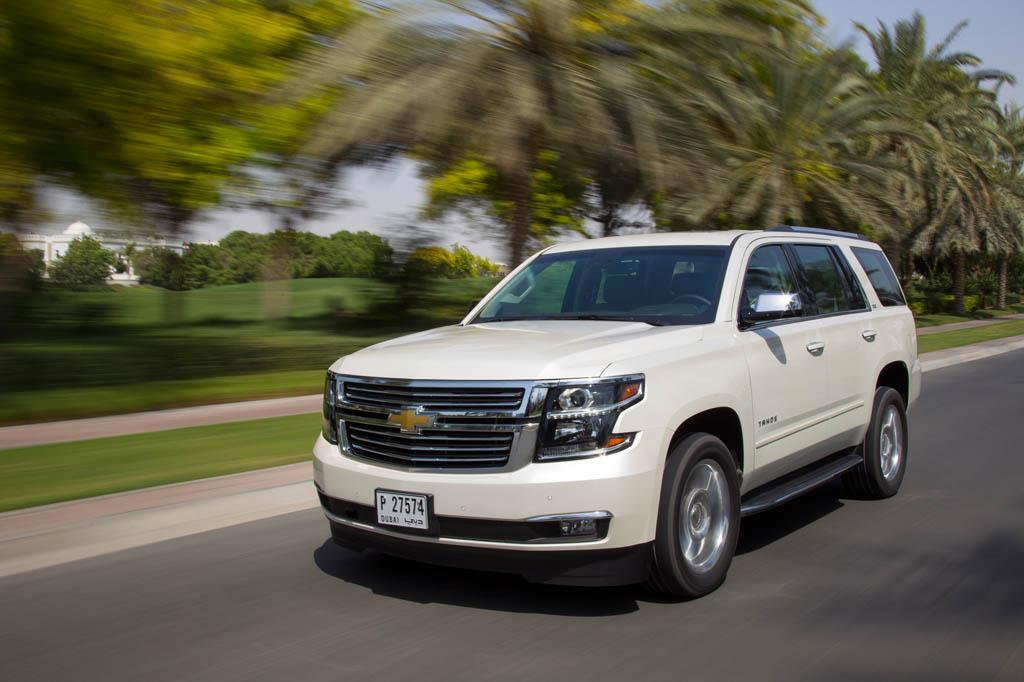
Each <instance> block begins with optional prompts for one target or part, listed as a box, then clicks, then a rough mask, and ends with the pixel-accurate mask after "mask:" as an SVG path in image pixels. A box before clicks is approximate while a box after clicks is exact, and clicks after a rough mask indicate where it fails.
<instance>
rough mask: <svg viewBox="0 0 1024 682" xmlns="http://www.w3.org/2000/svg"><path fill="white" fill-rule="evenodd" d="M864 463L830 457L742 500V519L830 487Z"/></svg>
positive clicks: (853, 458) (857, 456)
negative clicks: (827, 484)
mask: <svg viewBox="0 0 1024 682" xmlns="http://www.w3.org/2000/svg"><path fill="white" fill-rule="evenodd" d="M863 461H864V458H863V457H862V456H861V455H860V454H857V453H854V454H847V455H839V456H838V457H829V458H828V459H825V460H822V461H821V462H817V463H815V464H812V465H811V466H810V467H805V468H804V469H801V470H799V471H797V472H795V473H794V474H791V475H790V476H787V477H784V478H782V479H781V480H779V481H776V482H774V483H769V484H767V485H763V486H761V487H760V488H757V489H756V490H752V491H750V492H749V493H747V495H746V496H744V499H742V500H740V516H750V515H751V514H758V513H760V512H763V511H768V510H769V509H773V508H775V507H778V506H779V505H780V504H783V503H785V502H789V501H790V500H792V499H793V498H794V497H797V496H799V495H803V494H804V493H806V492H808V491H809V490H814V489H815V488H817V487H818V486H820V485H823V484H825V483H828V482H829V481H830V480H832V479H833V478H835V477H836V476H838V475H839V474H841V473H844V472H846V471H849V470H850V469H852V468H854V467H855V466H857V465H858V464H860V463H861V462H863Z"/></svg>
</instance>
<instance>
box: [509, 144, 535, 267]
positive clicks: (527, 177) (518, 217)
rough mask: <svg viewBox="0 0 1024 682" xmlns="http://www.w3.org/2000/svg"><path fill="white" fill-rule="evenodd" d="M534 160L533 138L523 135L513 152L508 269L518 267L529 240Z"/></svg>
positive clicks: (524, 255)
mask: <svg viewBox="0 0 1024 682" xmlns="http://www.w3.org/2000/svg"><path fill="white" fill-rule="evenodd" d="M536 160H537V140H536V136H535V135H531V134H529V133H528V134H526V135H524V136H523V141H522V142H520V144H519V149H518V150H517V151H516V158H515V160H514V161H513V167H512V169H511V177H510V178H509V185H510V187H509V190H510V192H509V194H510V198H511V199H512V205H513V208H512V224H511V225H510V227H511V228H512V229H511V230H510V231H509V235H508V255H509V263H508V267H509V269H510V270H512V269H514V268H516V267H518V266H519V264H520V263H522V262H523V260H524V259H525V258H526V246H527V242H528V241H529V239H530V224H531V223H532V222H533V170H534V164H535V163H536Z"/></svg>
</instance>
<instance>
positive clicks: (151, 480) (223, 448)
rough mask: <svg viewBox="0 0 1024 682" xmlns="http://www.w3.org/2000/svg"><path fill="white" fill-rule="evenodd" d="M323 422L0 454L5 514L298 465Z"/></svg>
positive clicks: (256, 424)
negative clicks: (96, 497) (170, 484)
mask: <svg viewBox="0 0 1024 682" xmlns="http://www.w3.org/2000/svg"><path fill="white" fill-rule="evenodd" d="M319 431H320V415H319V414H304V415H298V416H294V417H278V418H275V419H260V420H256V421H249V422H236V423H231V424H215V425H213V426H197V427H193V428H187V429H175V430H173V431H161V432H157V433H148V434H141V435H135V436H117V437H114V438H97V439H95V440H85V441H79V442H76V443H58V444H54V445H38V446H35V447H30V448H15V449H11V450H0V512H2V511H8V510H11V509H20V508H23V507H32V506H36V505H40V504H50V503H52V502H62V501H65V500H74V499H79V498H83V497H92V496H94V495H105V494H107V493H116V492H121V491H124V490H134V489H137V488H145V487H148V486H154V485H162V484H165V483H177V482H180V481H190V480H193V479H198V478H206V477H209V476H220V475H223V474H232V473H237V472H240V471H251V470H253V469H262V468H265V467H272V466H279V465H281V464H291V463H293V462H301V461H304V460H308V459H309V458H310V456H311V455H310V452H311V450H312V447H313V443H314V442H315V440H316V436H317V434H318V433H319Z"/></svg>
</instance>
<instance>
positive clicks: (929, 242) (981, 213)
mask: <svg viewBox="0 0 1024 682" xmlns="http://www.w3.org/2000/svg"><path fill="white" fill-rule="evenodd" d="M964 26H966V22H963V23H961V24H959V25H958V26H957V27H956V28H954V29H953V31H951V32H950V33H949V35H947V36H946V37H945V39H943V40H942V41H941V42H940V43H938V44H937V45H935V46H934V47H932V48H928V45H927V40H926V36H925V20H924V17H923V16H922V15H921V14H920V13H915V14H914V15H913V16H912V17H911V19H909V20H904V21H898V22H896V24H895V25H894V27H893V29H892V30H890V29H889V27H887V26H886V25H885V24H884V23H882V22H879V28H878V30H877V31H876V32H872V31H870V30H869V29H867V28H866V27H864V26H862V25H859V24H858V25H857V28H858V29H859V30H860V31H861V33H863V34H864V35H865V36H867V37H868V39H869V40H870V42H871V48H872V50H873V51H874V53H875V57H876V61H877V63H878V71H877V74H876V80H877V83H878V86H879V88H880V90H881V91H882V92H884V93H886V94H887V95H888V96H889V97H890V98H891V101H893V102H894V103H895V105H896V106H897V107H898V108H899V109H900V110H901V111H902V112H903V114H902V115H903V116H904V117H908V118H911V119H913V120H915V121H917V122H918V123H919V125H920V126H921V127H922V129H923V130H924V131H925V133H926V137H925V138H923V141H922V142H920V143H918V142H901V143H897V144H894V145H893V148H894V150H895V151H896V153H898V154H900V155H901V156H902V157H903V158H904V159H905V162H906V164H907V166H908V167H909V168H910V170H911V172H912V173H913V175H912V179H913V182H912V183H907V184H905V185H903V191H904V196H905V201H906V205H907V207H908V208H907V214H908V216H909V229H908V230H907V233H906V236H905V239H904V240H903V242H904V244H905V246H906V248H908V249H909V250H910V252H911V253H914V254H927V255H932V256H938V257H943V258H950V259H951V260H952V262H953V295H954V309H955V310H954V311H955V312H957V313H960V314H963V313H964V312H965V306H964V289H965V285H966V268H967V255H968V254H970V253H975V252H978V251H979V250H982V249H984V248H986V246H987V245H994V244H995V243H996V242H995V241H993V240H991V239H989V240H986V239H985V235H989V236H990V237H991V236H994V235H997V234H998V230H997V229H996V226H995V225H994V224H993V222H992V218H993V216H994V215H996V213H997V212H998V209H997V207H995V205H994V201H995V198H994V192H993V190H994V183H993V179H994V172H993V169H994V163H995V161H996V157H997V155H998V153H999V150H1000V149H1002V148H1005V147H1006V145H1007V141H1006V140H1005V139H1004V138H1003V137H1002V135H1001V134H1000V132H999V130H998V127H997V121H998V118H999V110H998V107H997V106H996V104H995V93H994V92H992V91H989V90H986V89H984V88H982V87H981V84H982V83H984V82H986V81H995V82H996V83H1001V82H1013V81H1014V79H1013V77H1012V76H1010V75H1009V74H1006V73H1004V72H1001V71H993V70H980V71H977V72H975V73H968V72H967V71H965V70H964V67H975V66H979V65H980V64H981V60H980V59H978V58H977V57H976V56H974V55H972V54H968V53H964V52H948V48H949V46H950V45H951V44H952V42H953V41H954V40H955V39H956V37H957V35H958V34H959V32H960V31H961V30H962V29H963V27H964Z"/></svg>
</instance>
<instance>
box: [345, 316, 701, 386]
mask: <svg viewBox="0 0 1024 682" xmlns="http://www.w3.org/2000/svg"><path fill="white" fill-rule="evenodd" d="M701 334H702V332H701V329H700V328H699V327H652V326H651V325H649V324H645V323H641V322H613V321H599V320H533V321H520V322H500V323H489V324H473V325H467V326H461V325H453V326H449V327H441V328H439V329H432V330H429V331H425V332H420V333H418V334H412V335H409V336H403V337H401V338H398V339H393V340H391V341H385V342H384V343H378V344H376V345H374V346H370V347H369V348H365V349H363V350H360V351H357V352H356V353H353V354H351V355H348V356H346V357H344V358H342V359H341V360H340V361H339V362H336V363H334V364H333V365H332V366H331V370H332V371H335V372H339V373H341V374H350V375H355V376H367V377H389V378H395V379H453V380H475V379H485V380H531V379H561V378H574V377H594V376H601V374H602V373H603V372H604V369H605V368H606V367H607V366H608V365H609V363H614V362H616V361H617V360H620V359H623V358H629V357H634V356H636V355H642V354H645V353H647V352H653V351H655V350H657V349H658V348H660V347H662V346H664V345H665V344H673V345H677V346H681V345H685V344H686V343H692V342H695V341H698V340H699V339H700V337H701Z"/></svg>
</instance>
